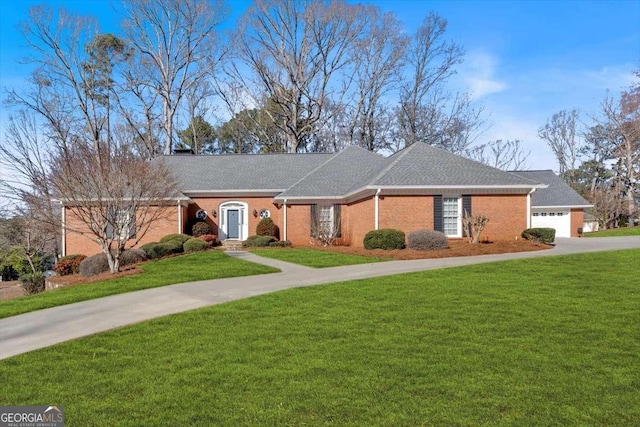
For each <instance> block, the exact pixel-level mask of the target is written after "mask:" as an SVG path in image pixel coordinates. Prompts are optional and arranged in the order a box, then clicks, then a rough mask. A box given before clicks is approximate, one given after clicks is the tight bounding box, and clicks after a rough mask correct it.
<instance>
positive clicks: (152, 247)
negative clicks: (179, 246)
mask: <svg viewBox="0 0 640 427" xmlns="http://www.w3.org/2000/svg"><path fill="white" fill-rule="evenodd" d="M140 249H142V250H143V251H144V253H145V254H147V258H149V259H157V258H162V257H164V256H167V255H171V254H172V253H174V252H172V250H173V246H172V245H167V244H166V243H156V242H153V243H147V244H146V245H142V246H140Z"/></svg>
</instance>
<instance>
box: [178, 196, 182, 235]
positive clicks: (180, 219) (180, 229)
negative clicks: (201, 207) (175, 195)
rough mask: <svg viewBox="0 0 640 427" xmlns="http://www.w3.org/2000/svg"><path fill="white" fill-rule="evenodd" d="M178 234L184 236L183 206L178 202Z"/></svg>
mask: <svg viewBox="0 0 640 427" xmlns="http://www.w3.org/2000/svg"><path fill="white" fill-rule="evenodd" d="M178 234H182V204H181V203H180V200H178Z"/></svg>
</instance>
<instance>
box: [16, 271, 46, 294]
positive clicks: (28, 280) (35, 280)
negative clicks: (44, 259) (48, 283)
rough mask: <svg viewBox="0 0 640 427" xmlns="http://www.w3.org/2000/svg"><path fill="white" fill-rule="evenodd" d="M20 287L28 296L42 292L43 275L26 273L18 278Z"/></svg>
mask: <svg viewBox="0 0 640 427" xmlns="http://www.w3.org/2000/svg"><path fill="white" fill-rule="evenodd" d="M19 280H20V286H22V289H24V290H25V292H26V293H27V294H29V295H31V294H37V293H40V292H42V291H44V275H43V274H42V273H28V274H23V275H22V276H20V279H19Z"/></svg>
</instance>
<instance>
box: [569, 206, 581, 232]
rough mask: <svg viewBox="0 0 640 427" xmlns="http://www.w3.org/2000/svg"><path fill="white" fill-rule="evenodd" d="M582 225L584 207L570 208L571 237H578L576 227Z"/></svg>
mask: <svg viewBox="0 0 640 427" xmlns="http://www.w3.org/2000/svg"><path fill="white" fill-rule="evenodd" d="M583 226H584V209H571V237H578V227H583Z"/></svg>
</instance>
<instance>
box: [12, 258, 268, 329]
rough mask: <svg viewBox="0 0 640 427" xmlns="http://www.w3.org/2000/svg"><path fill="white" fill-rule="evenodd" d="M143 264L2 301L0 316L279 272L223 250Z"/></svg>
mask: <svg viewBox="0 0 640 427" xmlns="http://www.w3.org/2000/svg"><path fill="white" fill-rule="evenodd" d="M141 267H142V269H143V270H144V272H143V273H142V274H138V275H135V276H127V277H122V278H118V279H110V280H105V281H102V282H95V283H91V284H88V285H83V286H74V287H69V288H59V289H55V290H52V291H47V292H44V293H41V294H36V295H29V296H25V297H22V298H16V299H13V300H8V301H0V318H4V317H9V316H15V315H16V314H21V313H28V312H30V311H35V310H41V309H43V308H49V307H56V306H59V305H64V304H71V303H74V302H79V301H85V300H89V299H94V298H100V297H105V296H108V295H115V294H121V293H125V292H132V291H139V290H141V289H148V288H157V287H159V286H166V285H172V284H175V283H183V282H193V281H197V280H208V279H222V278H225V277H238V276H252V275H255V274H265V273H273V272H277V271H279V270H278V269H275V268H272V267H267V266H264V265H258V264H254V263H251V262H247V261H243V260H239V259H236V258H232V257H230V256H228V255H227V254H225V253H224V252H221V251H206V252H197V253H194V254H189V255H182V256H178V257H172V258H165V259H162V260H158V261H150V262H148V263H145V264H142V265H141Z"/></svg>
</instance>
